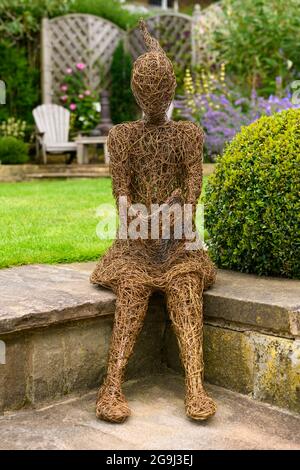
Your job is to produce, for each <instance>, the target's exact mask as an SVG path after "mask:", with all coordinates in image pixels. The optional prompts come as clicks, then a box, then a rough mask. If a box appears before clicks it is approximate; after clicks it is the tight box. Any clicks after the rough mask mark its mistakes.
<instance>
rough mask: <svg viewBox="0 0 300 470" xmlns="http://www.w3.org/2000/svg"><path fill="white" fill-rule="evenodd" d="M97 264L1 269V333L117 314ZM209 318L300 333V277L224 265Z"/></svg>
mask: <svg viewBox="0 0 300 470" xmlns="http://www.w3.org/2000/svg"><path fill="white" fill-rule="evenodd" d="M94 266H95V263H74V264H70V265H29V266H21V267H14V268H10V269H2V270H0V334H2V335H3V334H8V333H13V332H17V331H21V330H25V329H32V328H38V327H46V326H48V325H53V324H57V323H61V322H66V321H72V320H80V319H84V318H94V317H96V316H101V315H113V313H114V306H115V296H114V294H113V293H112V292H110V291H109V290H107V289H100V288H97V287H95V286H92V285H91V284H90V283H89V279H88V277H89V274H90V273H91V271H92V269H93V268H94ZM204 312H205V318H206V322H208V323H210V322H214V321H218V322H220V321H221V322H224V324H225V326H226V325H228V326H229V327H230V324H232V323H234V324H235V327H236V326H238V327H239V328H240V329H242V330H245V329H257V330H261V331H268V332H270V331H271V332H272V333H274V334H278V335H283V336H288V337H298V336H300V281H297V280H289V279H280V278H267V277H258V276H254V275H248V274H241V273H237V272H232V271H224V270H220V271H219V273H218V278H217V282H216V284H215V286H214V287H213V288H212V289H210V290H209V291H207V292H206V293H205V298H204Z"/></svg>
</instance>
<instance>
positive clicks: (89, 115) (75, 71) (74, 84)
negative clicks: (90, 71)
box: [59, 62, 100, 133]
mask: <svg viewBox="0 0 300 470" xmlns="http://www.w3.org/2000/svg"><path fill="white" fill-rule="evenodd" d="M85 70H86V64H84V63H83V62H78V63H76V64H75V66H74V67H73V68H71V67H68V68H67V69H66V74H65V77H64V79H63V83H61V85H60V88H59V100H60V103H61V104H62V106H64V107H65V108H67V109H69V111H71V132H74V133H76V132H89V131H91V130H92V129H94V128H95V127H96V126H97V124H98V123H99V121H100V103H99V98H98V97H97V95H96V94H95V93H94V92H93V91H92V90H91V89H90V87H89V86H88V85H87V80H86V75H85Z"/></svg>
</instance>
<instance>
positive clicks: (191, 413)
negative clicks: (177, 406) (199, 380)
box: [185, 389, 217, 421]
mask: <svg viewBox="0 0 300 470" xmlns="http://www.w3.org/2000/svg"><path fill="white" fill-rule="evenodd" d="M185 410H186V415H187V416H188V417H189V418H191V419H194V420H198V421H204V420H206V419H208V418H210V417H211V416H213V415H214V414H215V412H216V411H217V406H216V404H215V402H214V401H213V399H212V398H210V397H209V396H208V395H207V393H206V392H205V390H203V389H202V390H201V391H200V392H198V393H190V394H189V393H187V395H186V399H185Z"/></svg>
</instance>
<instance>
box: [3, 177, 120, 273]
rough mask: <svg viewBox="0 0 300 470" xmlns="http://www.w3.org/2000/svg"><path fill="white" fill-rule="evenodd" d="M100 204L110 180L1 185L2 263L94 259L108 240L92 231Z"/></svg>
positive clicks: (107, 198) (108, 192)
mask: <svg viewBox="0 0 300 470" xmlns="http://www.w3.org/2000/svg"><path fill="white" fill-rule="evenodd" d="M103 203H106V204H112V203H113V197H112V194H111V180H110V179H109V178H101V179H90V180H89V179H80V180H79V179H76V180H64V181H58V180H55V181H39V182H24V183H0V235H1V237H0V267H1V268H4V267H8V266H14V265H21V264H32V263H49V264H50V263H70V262H73V261H88V260H94V259H97V258H98V257H99V255H101V254H103V253H104V252H105V250H106V249H107V248H108V246H109V245H110V244H111V241H108V240H100V239H99V238H98V237H97V235H96V226H97V223H98V221H99V218H98V217H97V215H96V208H97V207H98V206H99V205H100V204H103Z"/></svg>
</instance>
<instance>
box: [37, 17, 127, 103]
mask: <svg viewBox="0 0 300 470" xmlns="http://www.w3.org/2000/svg"><path fill="white" fill-rule="evenodd" d="M124 34H125V33H124V32H123V31H122V30H121V29H120V28H118V27H117V26H116V25H114V24H113V23H111V22H110V21H107V20H105V19H103V18H100V17H97V16H93V15H85V14H71V15H65V16H60V17H57V18H54V19H52V20H48V19H44V20H43V27H42V69H43V79H42V85H43V102H44V103H52V102H55V101H56V95H57V93H58V90H59V85H60V84H61V83H62V81H63V78H64V76H65V74H66V69H67V68H68V67H71V68H74V66H75V64H76V63H78V62H83V63H85V64H86V65H87V68H86V77H87V82H88V85H89V87H90V88H91V89H92V90H94V91H97V92H100V89H101V88H102V87H103V88H106V87H107V86H108V85H109V80H110V78H109V69H110V65H111V60H112V55H113V52H114V50H115V48H116V46H117V44H118V43H119V41H120V39H122V38H123V37H124Z"/></svg>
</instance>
